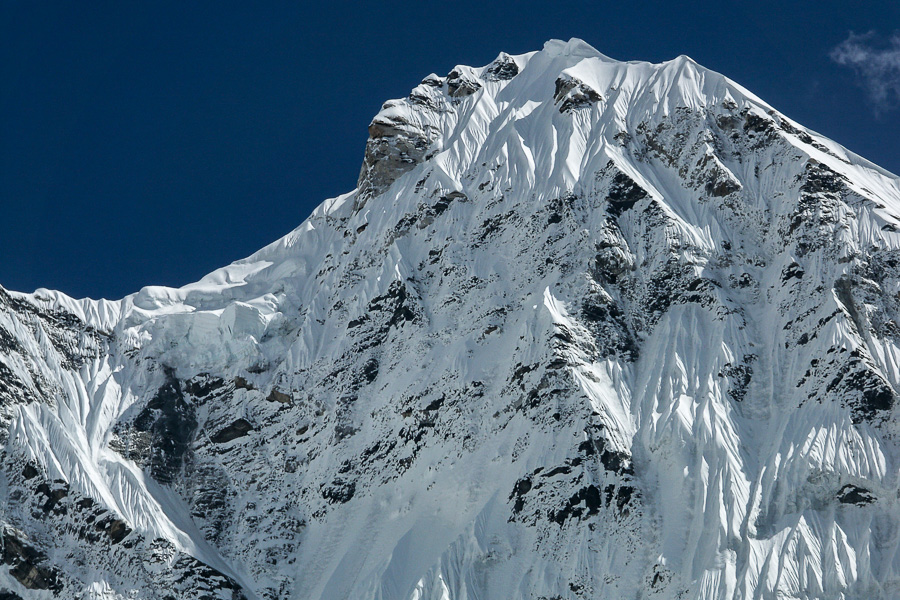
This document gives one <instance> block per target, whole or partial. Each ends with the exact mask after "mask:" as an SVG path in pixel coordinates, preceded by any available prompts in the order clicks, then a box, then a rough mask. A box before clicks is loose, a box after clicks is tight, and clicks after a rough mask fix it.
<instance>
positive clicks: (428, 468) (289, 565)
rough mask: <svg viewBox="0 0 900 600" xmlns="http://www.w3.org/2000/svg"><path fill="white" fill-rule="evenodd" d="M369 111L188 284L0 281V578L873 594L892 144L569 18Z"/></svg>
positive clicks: (220, 589) (139, 586) (897, 215)
mask: <svg viewBox="0 0 900 600" xmlns="http://www.w3.org/2000/svg"><path fill="white" fill-rule="evenodd" d="M369 132H370V138H369V141H368V142H367V147H366V152H365V158H364V164H363V167H362V169H361V172H360V179H359V185H358V187H357V189H356V190H353V191H352V192H349V193H347V194H344V195H342V196H338V197H337V198H334V199H331V200H328V201H326V202H325V203H323V204H322V205H320V207H319V208H317V209H316V210H315V211H314V212H313V214H312V215H311V216H310V218H309V219H307V220H306V221H304V223H303V224H301V225H300V226H299V227H298V228H296V229H295V230H293V231H292V232H291V233H289V234H288V235H286V236H284V237H283V238H281V239H280V240H277V241H275V242H273V243H272V244H270V245H269V246H266V247H265V248H263V249H262V250H260V251H258V252H256V253H254V254H253V255H251V256H250V257H247V258H246V259H242V260H240V261H236V262H235V263H232V264H231V265H229V266H227V267H223V268H222V269H218V270H216V271H214V272H212V273H210V274H209V275H207V276H206V277H204V278H202V279H201V280H200V281H199V282H197V283H195V284H190V285H188V286H184V287H182V288H178V289H174V288H163V287H147V288H144V289H142V290H140V291H139V292H137V293H135V294H132V295H129V296H127V297H126V298H124V299H122V300H120V301H113V302H111V301H106V300H99V301H94V300H87V299H85V300H73V299H71V298H68V297H66V296H65V295H63V294H60V293H58V292H52V291H47V290H38V291H36V292H35V293H34V294H31V295H29V294H18V293H7V292H4V293H3V294H0V305H2V310H0V367H2V368H3V371H2V373H0V375H2V383H3V388H2V389H0V399H2V403H0V409H2V410H0V417H2V425H3V426H4V428H6V429H8V437H7V439H6V441H5V442H4V447H3V454H2V465H3V469H2V472H3V474H4V479H3V486H4V489H5V490H6V491H7V495H8V497H9V498H10V499H13V498H15V500H14V501H13V502H10V501H7V503H5V505H4V510H3V511H2V513H0V514H2V519H3V524H4V532H3V535H4V540H7V541H8V543H10V544H12V547H14V548H15V547H17V548H20V549H21V550H20V551H19V552H18V553H17V554H16V553H5V554H4V555H3V562H4V563H5V564H8V565H10V572H9V574H7V573H5V572H4V570H2V569H0V586H6V587H7V588H9V589H10V590H12V591H15V592H16V593H18V594H23V593H26V592H24V591H23V586H24V588H25V589H27V590H28V591H27V594H29V595H28V596H27V597H36V598H37V597H52V596H54V592H55V593H56V594H59V593H67V594H70V595H71V594H74V593H76V590H77V592H78V593H82V595H83V596H84V597H90V598H95V597H96V598H120V597H121V598H125V597H129V596H128V594H129V593H131V590H139V591H137V592H135V593H137V594H138V595H139V596H140V594H151V595H152V594H153V593H156V590H160V589H168V590H170V592H171V593H172V595H173V597H193V596H196V595H200V594H206V595H207V596H204V597H210V598H215V597H222V598H226V597H228V598H230V597H240V595H241V594H243V595H244V597H247V598H282V597H295V598H343V597H371V598H416V599H420V598H466V597H475V596H478V597H489V598H492V597H547V598H550V597H563V598H586V597H597V596H600V597H606V596H611V597H651V596H652V597H659V598H676V597H677V598H683V597H693V598H746V597H775V596H776V595H780V597H796V598H800V597H823V598H824V597H844V598H866V597H892V596H894V595H895V594H897V593H898V590H900V581H898V578H897V575H896V571H897V568H896V561H897V558H895V556H896V552H895V550H896V546H897V543H898V540H900V537H898V536H896V535H894V534H892V533H891V532H892V531H900V513H898V507H897V502H896V498H897V490H898V481H897V475H896V473H897V470H896V465H897V458H898V457H897V447H896V442H895V440H896V435H897V431H896V430H897V425H896V417H895V414H894V413H895V410H896V408H895V401H894V399H895V398H896V394H897V390H898V389H900V388H898V385H900V367H898V365H900V359H898V343H900V342H898V340H900V330H898V329H897V326H896V317H897V314H898V310H900V307H898V300H897V294H898V292H900V237H898V233H897V232H898V231H900V229H898V228H900V184H898V179H897V178H896V176H893V175H892V174H890V173H888V172H887V171H884V170H883V169H880V168H878V167H875V166H874V165H871V163H868V161H865V160H864V159H861V158H859V157H857V156H856V155H854V154H853V153H850V152H849V151H847V150H845V149H843V148H842V147H840V146H839V145H838V144H836V143H834V142H832V141H830V140H828V139H826V138H824V137H822V136H820V135H819V134H816V133H815V132H811V131H809V130H806V129H804V128H803V127H802V126H800V125H799V124H797V123H794V122H793V121H791V120H789V119H787V118H786V117H784V116H783V115H781V114H780V113H778V112H777V111H775V110H774V109H773V108H771V107H770V106H769V105H767V104H765V103H764V102H763V101H761V100H759V99H758V98H756V96H754V95H753V94H751V93H750V92H748V91H746V90H744V89H743V88H742V87H740V86H738V85H737V84H735V83H733V82H731V81H730V80H728V79H727V78H725V77H724V76H722V75H719V74H717V73H714V72H712V71H709V70H706V69H704V68H702V67H700V66H699V65H697V64H696V63H694V62H693V61H692V60H690V59H689V58H688V57H678V58H676V59H673V60H672V61H668V62H666V63H662V64H660V65H652V64H650V63H643V62H630V63H622V62H618V61H614V60H612V59H609V58H607V57H605V56H603V55H602V54H600V53H599V52H597V51H596V50H594V49H593V48H592V47H590V46H589V45H587V44H586V43H584V42H583V41H581V40H575V39H573V40H570V41H569V42H563V41H559V40H552V41H550V42H548V43H547V44H546V45H545V46H544V49H543V50H542V51H539V52H534V53H528V54H523V55H516V56H511V55H507V54H505V53H501V54H500V56H498V58H497V59H496V60H495V61H493V62H491V63H490V64H488V65H486V66H485V67H481V68H471V67H466V66H457V67H455V68H454V69H453V70H451V72H450V73H449V74H448V75H447V76H446V77H439V76H437V75H434V74H432V75H429V76H428V77H426V78H425V79H424V80H423V82H422V84H420V85H419V86H417V87H416V88H414V89H413V90H412V92H411V94H410V95H409V96H408V97H407V98H404V99H399V100H392V101H388V102H387V103H386V104H385V105H384V107H383V109H382V111H380V112H379V113H378V115H376V116H375V118H374V119H373V121H372V123H371V124H370V127H369ZM379 209H381V210H380V211H379ZM95 523H96V524H97V526H95V525H94V524H95ZM99 524H103V525H102V527H100V526H99ZM29 548H30V549H31V550H29ZM41 586H43V587H41ZM42 589H43V590H44V591H40V590H42Z"/></svg>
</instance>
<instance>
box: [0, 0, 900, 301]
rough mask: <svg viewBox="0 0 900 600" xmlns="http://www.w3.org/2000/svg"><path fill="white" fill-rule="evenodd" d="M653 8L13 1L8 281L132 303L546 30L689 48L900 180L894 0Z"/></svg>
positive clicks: (3, 11) (291, 221) (297, 215)
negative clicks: (389, 104)
mask: <svg viewBox="0 0 900 600" xmlns="http://www.w3.org/2000/svg"><path fill="white" fill-rule="evenodd" d="M656 4H657V5H656V6H647V5H646V4H634V5H628V4H623V3H615V4H606V3H602V2H593V3H585V2H574V1H567V0H564V1H558V2H553V3H549V2H545V3H541V2H516V3H512V2H495V3H488V4H486V3H483V2H474V1H461V2H454V3H452V4H439V5H434V4H414V3H409V4H404V3H397V2H384V3H377V4H368V5H366V4H362V5H361V4H358V3H347V2H336V3H332V4H331V7H330V8H328V9H323V8H322V7H321V6H317V7H315V8H313V7H310V6H308V5H305V4H300V5H290V4H288V3H284V4H277V5H276V4H272V5H269V6H267V7H264V8H260V7H259V5H253V7H252V8H251V7H247V6H239V5H237V4H236V3H235V5H233V6H225V5H223V4H222V3H211V2H210V3H191V4H190V5H184V4H182V3H174V2H169V3H154V4H153V5H152V6H143V7H136V6H125V5H121V4H118V3H110V4H108V5H106V6H103V7H101V8H97V7H96V6H95V7H91V8H85V7H84V6H83V5H73V4H64V3H59V5H56V6H53V5H51V4H49V3H40V4H32V3H5V4H3V5H2V7H0V76H2V81H3V85H0V182H2V184H3V185H2V187H0V202H2V206H3V207H4V209H5V210H4V212H3V219H4V225H5V227H4V229H3V235H2V236H0V285H2V286H4V287H6V288H8V289H16V290H23V291H30V290H33V289H35V288H38V287H48V288H54V289H60V290H63V291H65V292H67V293H69V294H72V295H74V296H92V297H112V298H118V297H121V296H123V295H125V294H128V293H130V292H134V291H137V290H138V289H140V288H141V287H142V286H144V285H149V284H161V285H171V286H180V285H184V284H186V283H188V282H191V281H194V280H196V279H198V278H199V277H201V276H202V275H203V274H204V273H206V272H208V271H211V270H212V269H214V268H216V267H218V266H221V265H223V264H226V263H228V262H230V261H232V260H235V259H237V258H240V257H242V256H246V255H248V254H250V253H251V252H253V251H254V250H255V249H257V248H259V247H260V246H262V245H264V244H266V243H267V242H269V241H271V240H273V239H275V238H277V237H279V236H280V235H283V234H284V233H285V232H287V231H289V230H290V229H292V228H293V227H295V226H296V225H297V224H298V223H300V222H301V221H302V220H303V219H304V218H305V217H306V216H308V214H309V213H310V211H311V210H312V209H313V207H315V206H316V205H317V204H318V203H320V202H321V201H322V200H324V199H325V198H328V197H332V196H335V195H337V194H340V193H343V192H347V191H349V190H351V189H353V187H354V186H355V184H356V180H357V176H358V173H359V166H360V163H361V160H362V155H363V148H364V145H365V140H366V135H367V132H366V126H367V125H368V123H369V121H370V120H371V118H372V116H373V115H374V114H375V113H376V112H377V111H378V110H379V108H380V106H381V102H382V101H383V99H384V98H391V97H398V96H403V95H404V94H405V93H406V91H407V90H408V89H409V88H411V87H412V86H414V85H415V84H416V83H417V82H418V80H419V79H421V78H422V77H424V76H426V75H427V74H428V73H429V72H431V71H433V70H435V69H436V68H442V69H443V72H441V73H438V74H439V75H446V73H447V72H449V71H450V70H451V69H452V68H453V66H454V64H455V63H454V62H453V61H459V62H464V63H468V64H485V63H487V62H489V61H490V60H492V59H493V58H494V57H495V56H496V53H497V49H498V48H502V49H504V50H506V51H508V52H512V53H516V52H523V51H526V50H530V49H532V48H534V47H540V44H541V43H543V41H544V40H546V39H548V38H550V37H559V38H564V39H568V38H569V37H571V36H579V37H582V38H584V39H585V40H587V41H589V42H590V43H592V44H593V45H595V46H596V47H597V48H598V49H600V50H601V51H602V52H603V53H605V54H607V55H609V56H612V57H616V58H628V59H643V60H649V61H654V62H656V61H661V60H667V59H671V58H673V57H675V56H677V55H680V54H688V55H690V56H691V57H692V58H694V59H696V60H697V61H699V62H700V63H702V64H704V65H706V66H708V67H710V68H712V69H715V70H717V71H719V72H722V73H727V74H728V75H729V76H730V77H732V78H734V79H735V80H736V81H738V82H740V83H741V84H743V85H745V86H747V87H748V88H750V89H753V90H754V91H755V92H757V93H758V94H759V95H760V96H761V97H762V98H764V99H765V100H767V101H769V102H771V103H772V104H773V105H775V106H778V107H779V108H781V109H782V110H783V111H784V112H785V113H786V114H787V115H789V116H790V117H792V118H794V119H796V120H798V121H800V122H802V123H804V124H806V125H808V126H809V127H811V128H813V129H815V130H818V131H820V132H822V133H823V134H825V135H827V136H829V137H831V138H833V139H835V140H837V141H839V142H840V143H842V144H844V145H845V146H847V147H848V148H850V149H852V150H854V151H856V152H858V153H859V154H861V155H863V156H865V157H867V158H869V159H871V160H873V161H874V162H876V163H878V164H880V165H882V166H884V167H885V168H887V169H890V170H892V171H894V172H898V171H900V154H898V152H897V149H898V147H897V140H898V139H900V119H898V118H897V114H898V113H897V112H896V110H894V109H893V105H894V104H896V100H897V98H896V90H897V89H898V88H897V87H893V88H892V87H891V85H892V82H896V80H897V79H896V77H897V71H896V70H893V71H892V70H891V64H892V63H890V61H889V60H888V61H887V62H885V60H886V59H885V56H888V57H889V54H885V52H886V51H889V50H890V48H891V43H890V42H885V43H884V44H882V46H883V47H881V48H880V49H879V47H878V38H877V35H878V34H869V33H868V32H870V31H871V30H878V31H879V32H881V35H882V36H889V35H890V34H891V32H892V31H893V30H895V29H897V28H900V7H898V5H897V4H896V3H888V2H869V3H865V4H864V5H862V6H857V5H851V4H846V5H835V6H827V7H823V6H822V5H821V3H815V2H797V3H789V4H790V6H785V5H783V4H782V3H775V2H753V3H733V4H732V3H707V5H706V6H701V7H692V8H690V9H686V8H683V7H681V6H677V5H676V4H675V3H663V2H659V3H656ZM851 32H855V33H853V34H852V35H851ZM842 44H843V46H842ZM842 49H843V50H842ZM860 49H862V50H863V52H862V54H861V53H860V52H859V51H858V50H860ZM853 50H857V51H856V52H855V53H852V52H851V53H850V54H848V53H847V52H845V51H848V52H849V51H853ZM867 52H868V54H867ZM879 52H881V54H879ZM879 61H880V63H881V64H886V65H887V67H886V68H884V69H881V70H879V69H874V70H873V68H871V65H872V64H874V63H878V62H879ZM873 73H874V75H873ZM873 77H874V78H873ZM879 77H881V79H879ZM892 77H893V78H894V79H891V78H892ZM873 85H874V86H875V87H873ZM879 85H887V88H886V89H887V91H886V95H884V96H883V97H879V96H878V94H877V91H878V86H879ZM873 89H874V90H875V92H876V93H874V94H873ZM892 94H893V95H892Z"/></svg>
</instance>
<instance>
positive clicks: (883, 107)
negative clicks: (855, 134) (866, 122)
mask: <svg viewBox="0 0 900 600" xmlns="http://www.w3.org/2000/svg"><path fill="white" fill-rule="evenodd" d="M831 60H833V61H834V62H836V63H837V64H839V65H844V66H847V67H851V68H852V69H853V70H854V71H856V74H857V76H858V77H859V80H860V84H861V85H862V86H863V87H864V88H865V90H866V92H867V93H868V95H869V99H870V100H871V101H872V104H873V107H874V108H875V112H876V114H877V113H881V112H884V111H887V110H890V109H892V108H895V107H896V106H898V104H900V32H894V34H893V35H892V36H891V37H890V38H888V39H887V40H885V39H884V38H882V37H880V36H879V35H878V34H876V33H875V32H874V31H870V32H869V33H865V34H855V33H852V32H851V33H850V36H849V37H848V38H847V39H846V40H844V41H843V42H841V43H840V44H838V45H837V46H835V47H834V48H833V49H832V50H831Z"/></svg>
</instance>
